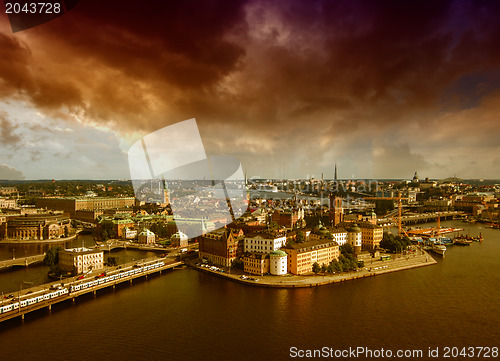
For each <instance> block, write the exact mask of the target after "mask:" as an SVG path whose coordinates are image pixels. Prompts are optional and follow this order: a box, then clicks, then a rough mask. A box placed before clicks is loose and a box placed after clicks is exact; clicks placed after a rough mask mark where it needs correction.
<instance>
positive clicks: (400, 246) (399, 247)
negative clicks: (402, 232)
mask: <svg viewBox="0 0 500 361" xmlns="http://www.w3.org/2000/svg"><path fill="white" fill-rule="evenodd" d="M410 245H411V241H410V239H409V238H408V237H406V236H405V237H401V236H394V235H393V234H391V233H384V237H383V239H382V241H380V247H382V248H385V249H387V250H388V251H390V252H394V253H396V252H402V251H405V250H406V249H408V247H409V246H410Z"/></svg>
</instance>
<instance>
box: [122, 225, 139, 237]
mask: <svg viewBox="0 0 500 361" xmlns="http://www.w3.org/2000/svg"><path fill="white" fill-rule="evenodd" d="M122 234H123V237H125V239H134V238H135V237H137V230H136V229H130V228H128V227H125V228H124V229H123V233H122Z"/></svg>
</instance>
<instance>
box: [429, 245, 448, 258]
mask: <svg viewBox="0 0 500 361" xmlns="http://www.w3.org/2000/svg"><path fill="white" fill-rule="evenodd" d="M431 251H432V252H434V253H436V254H439V255H440V256H444V253H445V252H446V246H445V245H444V244H439V243H434V244H433V245H432V248H431Z"/></svg>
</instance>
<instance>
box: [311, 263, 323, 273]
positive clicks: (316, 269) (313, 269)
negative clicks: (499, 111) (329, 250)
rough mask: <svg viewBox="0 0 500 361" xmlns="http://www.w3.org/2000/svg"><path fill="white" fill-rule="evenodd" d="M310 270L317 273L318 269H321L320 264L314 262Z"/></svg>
mask: <svg viewBox="0 0 500 361" xmlns="http://www.w3.org/2000/svg"><path fill="white" fill-rule="evenodd" d="M312 271H313V272H314V273H315V274H316V273H318V272H319V271H321V266H320V265H319V263H318V262H314V264H313V265H312Z"/></svg>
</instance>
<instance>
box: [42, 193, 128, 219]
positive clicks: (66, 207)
mask: <svg viewBox="0 0 500 361" xmlns="http://www.w3.org/2000/svg"><path fill="white" fill-rule="evenodd" d="M134 203H135V198H134V197H123V198H111V197H65V198H49V197H46V198H38V199H37V200H36V206H37V207H40V208H46V209H51V210H60V211H64V212H66V213H68V214H69V216H70V217H71V218H75V216H76V211H79V210H95V209H112V208H121V207H133V205H134Z"/></svg>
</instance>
